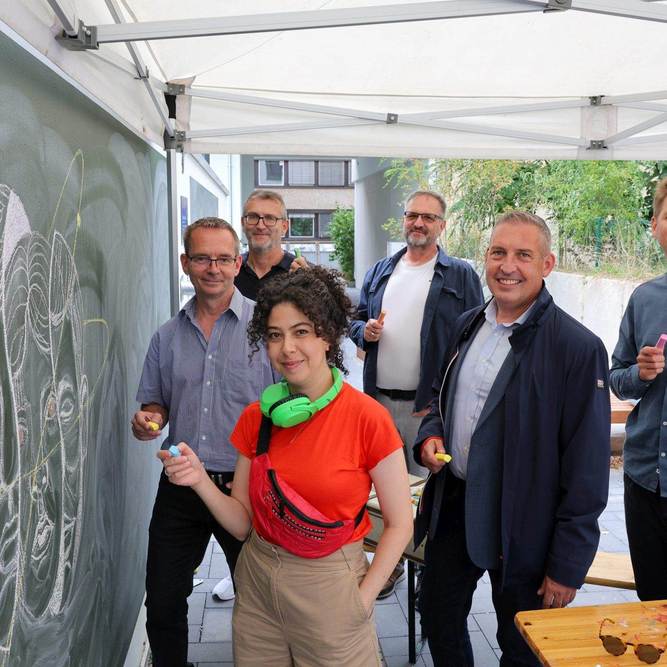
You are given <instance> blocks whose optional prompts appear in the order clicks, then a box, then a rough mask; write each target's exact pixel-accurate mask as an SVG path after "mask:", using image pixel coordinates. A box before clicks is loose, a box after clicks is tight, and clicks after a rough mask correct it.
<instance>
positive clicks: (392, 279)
mask: <svg viewBox="0 0 667 667" xmlns="http://www.w3.org/2000/svg"><path fill="white" fill-rule="evenodd" d="M437 258H438V256H437V254H436V255H434V256H433V259H431V260H429V261H428V262H426V263H425V264H420V265H419V266H411V265H409V264H408V263H407V262H405V257H402V258H401V260H400V261H399V262H398V264H397V265H396V268H395V269H394V272H393V273H392V274H391V276H389V280H388V282H387V287H386V288H385V290H384V295H383V297H382V310H384V311H385V312H386V316H385V318H384V329H383V330H382V336H381V337H380V341H379V347H378V359H377V383H376V384H377V386H378V387H381V388H382V389H404V390H406V391H411V390H414V389H416V388H417V385H418V384H419V370H420V360H421V344H420V341H419V336H420V333H421V327H422V321H423V319H424V306H425V305H426V297H427V296H428V290H429V288H430V287H431V280H432V279H433V270H434V269H435V261H436V259H437Z"/></svg>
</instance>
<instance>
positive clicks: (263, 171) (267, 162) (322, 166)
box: [255, 158, 352, 188]
mask: <svg viewBox="0 0 667 667" xmlns="http://www.w3.org/2000/svg"><path fill="white" fill-rule="evenodd" d="M255 165H256V166H255V186H256V187H259V188H263V187H269V188H284V187H292V188H319V187H321V188H351V187H352V183H350V161H349V160H305V159H303V160H299V159H296V160H272V159H267V158H263V159H257V160H255Z"/></svg>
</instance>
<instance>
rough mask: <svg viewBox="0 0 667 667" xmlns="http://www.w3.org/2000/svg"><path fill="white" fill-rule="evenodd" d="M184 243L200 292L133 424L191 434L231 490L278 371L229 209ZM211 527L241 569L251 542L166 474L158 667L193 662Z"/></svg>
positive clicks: (158, 336)
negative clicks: (236, 437) (247, 413)
mask: <svg viewBox="0 0 667 667" xmlns="http://www.w3.org/2000/svg"><path fill="white" fill-rule="evenodd" d="M184 246H185V253H184V254H183V255H181V263H182V265H183V270H184V272H185V273H186V274H187V275H188V276H189V278H190V280H191V282H192V284H193V286H194V288H195V296H194V297H193V298H192V299H191V300H190V301H189V302H188V303H187V304H185V306H184V307H183V308H182V309H181V311H180V312H179V313H178V314H177V315H176V316H175V317H174V318H172V319H171V320H169V321H168V322H167V323H166V324H164V325H163V326H162V327H160V329H158V331H157V332H156V333H155V334H154V336H153V338H152V340H151V343H150V346H149V348H148V353H147V354H146V360H145V362H144V369H143V373H142V376H141V382H140V384H139V390H138V392H137V401H139V403H141V409H140V410H139V411H138V412H137V413H136V414H135V415H134V418H133V420H132V432H133V433H134V435H135V437H136V438H138V439H139V440H144V441H150V440H154V439H155V438H158V437H160V435H161V429H162V428H163V427H164V426H165V425H166V424H167V422H169V436H168V437H167V438H165V440H164V442H163V443H162V448H163V449H167V448H169V446H170V445H173V444H177V443H179V442H182V441H183V442H187V443H188V444H189V445H190V447H192V448H193V449H194V450H195V452H196V453H197V455H198V456H199V458H200V459H201V460H202V462H203V464H204V466H205V468H206V470H207V472H208V474H209V476H210V477H211V478H212V479H213V481H214V482H215V483H216V484H217V485H218V487H219V488H220V489H221V490H222V491H223V492H225V493H229V488H228V485H229V483H230V482H231V481H232V479H233V476H234V468H235V465H236V450H235V449H234V448H233V446H232V445H231V444H230V442H229V435H230V433H231V432H232V430H233V428H234V426H235V424H236V421H237V420H238V418H239V416H240V414H241V411H242V410H243V409H244V408H245V407H246V406H247V405H248V404H249V403H252V402H253V401H256V400H258V398H259V395H260V393H261V391H262V390H263V389H264V388H265V387H266V386H267V385H269V384H271V383H272V382H274V376H273V372H272V370H271V366H270V364H269V361H268V358H267V356H266V352H265V351H264V349H260V350H259V351H258V352H257V353H256V354H254V355H252V356H250V354H249V353H250V346H249V343H248V338H247V335H246V330H247V327H248V322H249V321H250V319H251V318H252V313H253V309H254V303H253V302H252V301H250V299H247V298H245V297H244V296H243V295H242V294H241V293H240V292H239V291H238V290H237V289H236V288H235V287H234V278H235V276H236V275H237V274H238V271H239V267H240V265H241V256H240V254H239V239H238V236H237V235H236V232H235V231H234V229H233V228H232V227H231V225H229V224H228V223H226V222H225V221H224V220H220V219H219V218H203V219H202V220H198V221H197V222H195V223H193V224H192V225H190V226H189V227H188V228H187V229H186V232H185V237H184ZM211 534H213V535H215V537H216V539H217V541H218V543H219V544H220V546H221V547H222V549H223V551H224V553H225V557H226V558H227V563H228V565H229V568H230V571H231V573H232V574H233V572H234V566H235V564H236V559H237V557H238V554H239V551H240V550H241V542H239V541H238V540H236V539H235V538H234V537H233V536H232V535H230V534H229V533H228V532H227V531H225V530H224V529H223V528H222V527H221V526H220V525H219V524H218V523H217V521H216V520H215V519H214V518H213V516H212V515H211V513H210V512H209V511H208V509H207V508H206V506H205V505H204V503H203V502H202V501H201V500H200V499H199V497H198V496H197V495H196V494H195V493H194V492H193V491H192V489H190V488H188V487H182V486H176V485H173V484H171V483H170V482H169V480H168V479H167V478H166V477H165V475H164V474H163V475H162V477H161V478H160V485H159V487H158V492H157V497H156V499H155V506H154V508H153V517H152V519H151V524H150V532H149V540H148V559H147V564H146V611H147V622H146V628H147V630H148V638H149V641H150V645H151V650H152V653H153V665H154V666H155V667H166V666H169V667H172V666H173V667H184V666H185V665H186V664H188V663H187V649H188V624H187V610H188V605H187V598H188V596H189V595H190V593H191V592H192V575H193V573H194V570H195V568H196V567H197V566H198V565H199V563H201V561H202V558H203V556H204V552H205V551H206V547H207V545H208V542H209V540H210V537H211ZM230 583H231V582H230ZM233 595H234V593H233V589H232V588H231V586H230V597H233Z"/></svg>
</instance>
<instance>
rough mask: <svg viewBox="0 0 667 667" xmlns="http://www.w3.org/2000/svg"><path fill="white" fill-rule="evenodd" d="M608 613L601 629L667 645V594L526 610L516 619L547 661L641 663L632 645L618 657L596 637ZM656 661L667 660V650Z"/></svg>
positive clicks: (576, 665)
mask: <svg viewBox="0 0 667 667" xmlns="http://www.w3.org/2000/svg"><path fill="white" fill-rule="evenodd" d="M604 618H610V619H612V620H613V621H615V623H607V624H605V626H604V631H603V634H610V635H615V636H617V637H620V638H621V639H624V640H627V641H631V642H636V640H637V638H639V639H640V640H641V641H642V642H643V643H647V644H650V643H652V644H655V645H656V646H658V647H661V648H665V644H666V643H667V600H658V601H655V602H624V603H622V604H607V605H594V606H590V607H566V608H564V609H541V610H539V611H522V612H519V613H518V614H517V615H516V617H515V619H514V620H515V623H516V625H517V627H518V628H519V631H520V632H521V634H522V635H523V637H524V638H525V639H526V641H527V642H528V644H529V646H530V648H531V649H532V650H533V651H534V653H535V655H537V657H538V658H539V659H540V661H541V662H542V664H543V665H545V666H546V667H623V666H625V665H632V667H643V666H644V664H645V663H643V662H640V661H639V660H638V659H637V656H636V655H635V654H634V648H633V647H632V646H629V647H628V650H627V651H626V652H625V654H624V655H621V656H618V657H615V656H613V655H610V654H609V653H607V652H606V651H605V649H604V648H603V646H602V642H601V641H600V639H599V637H598V634H599V631H600V623H601V622H602V620H603V619H604ZM656 664H658V665H667V653H663V655H662V656H661V657H660V660H659V661H658V662H657V663H656Z"/></svg>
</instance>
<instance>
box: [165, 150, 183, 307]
mask: <svg viewBox="0 0 667 667" xmlns="http://www.w3.org/2000/svg"><path fill="white" fill-rule="evenodd" d="M176 161H177V156H176V151H175V150H174V149H173V148H168V149H167V217H168V221H167V228H168V231H169V302H170V304H171V315H172V317H173V316H174V315H176V313H178V311H179V310H180V286H179V279H178V248H179V241H180V239H179V229H180V225H179V219H178V196H177V190H176V183H177V173H176V169H177V164H176Z"/></svg>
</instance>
